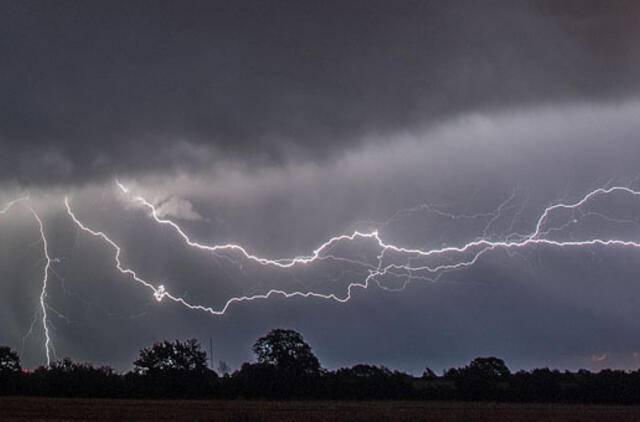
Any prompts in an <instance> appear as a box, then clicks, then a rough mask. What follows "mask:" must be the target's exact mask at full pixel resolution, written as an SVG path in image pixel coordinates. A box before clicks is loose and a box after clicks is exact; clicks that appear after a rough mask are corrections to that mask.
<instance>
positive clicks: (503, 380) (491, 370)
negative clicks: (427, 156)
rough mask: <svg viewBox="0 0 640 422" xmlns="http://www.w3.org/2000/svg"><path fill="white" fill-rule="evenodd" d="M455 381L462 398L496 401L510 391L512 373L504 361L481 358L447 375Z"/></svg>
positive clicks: (493, 358)
mask: <svg viewBox="0 0 640 422" xmlns="http://www.w3.org/2000/svg"><path fill="white" fill-rule="evenodd" d="M445 375H446V376H448V377H451V378H453V379H454V380H455V383H456V388H457V389H458V392H459V393H460V395H461V398H463V399H466V400H496V399H498V398H499V397H500V396H501V395H504V393H505V392H506V390H508V389H509V386H510V384H509V381H510V376H511V371H509V368H507V365H505V363H504V361H503V360H502V359H498V358H495V357H486V358H485V357H481V358H476V359H474V360H472V361H471V363H470V364H469V365H467V366H465V367H463V368H459V369H457V370H449V371H447V373H446V374H445Z"/></svg>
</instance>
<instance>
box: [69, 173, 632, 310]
mask: <svg viewBox="0 0 640 422" xmlns="http://www.w3.org/2000/svg"><path fill="white" fill-rule="evenodd" d="M116 183H117V186H118V187H119V188H120V190H121V191H122V193H123V194H125V195H127V196H129V195H130V191H129V189H128V188H127V187H125V186H124V185H123V184H122V183H120V182H119V181H117V182H116ZM614 192H622V193H626V194H629V195H632V196H640V192H639V191H635V190H633V189H631V188H629V187H625V186H615V187H609V188H598V189H595V190H593V191H591V192H589V193H588V194H586V195H585V196H584V197H582V198H581V199H580V200H579V201H576V202H573V203H558V204H555V205H551V206H549V207H547V208H545V209H544V211H543V212H542V214H541V215H540V217H539V218H538V220H537V221H536V224H535V229H534V231H533V232H531V233H530V234H528V235H519V234H510V235H508V236H506V237H505V240H499V241H492V240H489V239H487V238H486V236H485V237H483V238H481V239H478V240H474V241H472V242H469V243H466V244H464V245H461V246H447V247H442V248H435V249H426V250H423V249H417V248H406V247H402V246H397V245H394V244H390V243H386V242H385V241H384V240H383V239H382V238H381V237H380V235H379V233H378V231H377V230H376V231H371V232H360V231H354V232H352V233H351V234H341V235H338V236H335V237H332V238H330V239H329V240H327V241H326V242H325V243H323V244H322V245H320V247H318V248H317V249H315V250H314V251H313V253H312V254H311V255H306V256H296V257H293V258H285V259H268V258H264V257H259V256H257V255H254V254H252V253H250V252H249V251H248V250H247V249H246V248H244V247H243V246H241V245H237V244H220V245H205V244H201V243H199V242H196V241H194V240H192V239H191V238H190V236H189V235H188V234H187V233H186V232H185V231H184V230H183V229H182V228H181V227H180V226H179V225H178V224H177V223H175V222H174V221H172V220H169V219H166V218H161V217H160V216H159V215H158V212H157V210H156V207H155V206H154V205H153V204H152V203H151V202H149V201H148V200H146V199H145V198H144V197H142V196H139V195H136V196H132V197H131V199H132V200H133V201H135V202H137V203H139V204H141V205H142V206H143V207H145V208H147V209H148V210H149V212H150V216H151V217H152V219H153V220H154V221H155V222H157V223H158V224H161V225H167V226H169V227H171V228H172V229H173V230H174V231H175V232H176V233H177V234H178V236H179V237H180V238H182V239H183V241H184V242H185V244H186V245H187V246H189V247H191V248H195V249H198V250H203V251H207V252H212V253H220V252H236V253H240V254H241V255H242V256H244V258H245V259H247V260H249V261H252V262H254V263H257V264H260V265H263V266H271V267H275V268H280V269H288V268H292V267H294V266H300V265H309V264H312V263H314V262H317V261H320V260H324V259H329V258H330V259H339V258H337V257H334V256H333V255H330V254H328V253H327V252H328V251H329V250H330V249H331V248H332V247H333V246H335V245H337V244H338V243H340V242H354V241H356V240H369V241H373V242H375V245H376V246H377V248H378V249H379V253H378V255H377V264H376V265H370V264H367V263H364V262H357V261H351V262H354V263H357V264H362V265H365V266H367V267H369V270H368V275H367V276H366V277H365V278H364V279H363V280H361V281H357V282H351V283H349V284H348V285H347V293H346V295H345V296H344V297H340V296H338V295H336V294H334V293H329V294H324V293H318V292H314V291H290V292H288V291H285V290H279V289H271V290H268V291H267V292H265V293H262V294H255V295H250V296H239V297H232V298H230V299H228V300H227V301H226V303H225V304H224V306H222V307H221V308H219V309H214V308H212V307H209V306H204V305H198V304H191V303H189V302H187V301H186V300H185V299H184V298H182V297H178V296H175V295H173V294H172V293H170V292H169V291H167V289H166V288H165V287H164V285H158V286H157V287H156V286H155V285H154V284H153V283H152V282H149V281H146V280H144V279H142V278H141V277H139V276H138V275H137V274H136V272H135V271H133V270H132V269H129V268H124V267H123V266H122V263H121V261H120V256H121V252H122V250H121V248H120V246H118V245H117V244H116V243H115V242H114V241H113V240H112V239H111V238H109V237H108V236H107V235H106V234H105V233H103V232H100V231H95V230H93V229H90V228H89V227H87V226H86V225H85V224H83V223H82V222H80V220H79V219H78V218H77V216H76V215H75V214H74V213H73V211H72V209H71V205H70V201H69V199H68V198H65V206H66V209H67V213H68V214H69V216H70V217H71V219H72V220H73V221H74V223H75V224H76V225H77V226H78V227H79V228H80V229H81V230H83V231H85V232H87V233H89V234H91V235H93V236H95V237H99V238H101V239H103V240H104V241H106V242H107V243H108V244H109V245H111V247H112V248H113V249H114V250H115V262H116V268H117V269H118V270H119V271H120V272H121V273H123V274H125V275H128V276H130V277H132V278H133V279H134V280H135V281H137V282H138V283H140V284H142V285H143V286H145V287H147V288H149V289H151V290H152V292H153V295H154V297H155V298H156V300H158V301H162V300H163V299H165V298H166V299H169V300H171V301H174V302H177V303H180V304H182V305H184V306H186V307H187V308H189V309H196V310H201V311H205V312H208V313H210V314H212V315H223V314H224V313H226V312H227V310H228V309H229V308H230V306H231V305H233V304H236V303H241V302H251V301H255V300H264V299H269V298H271V297H272V296H282V297H284V298H294V297H302V298H317V299H326V300H333V301H337V302H342V303H345V302H348V301H349V300H351V298H352V293H353V290H354V289H357V288H360V289H367V288H368V287H369V286H370V283H371V282H372V281H374V282H375V281H376V280H378V279H379V278H380V277H383V276H385V275H387V274H409V278H408V280H409V281H410V280H411V279H414V278H422V279H426V280H434V279H437V278H438V277H439V276H440V275H441V274H442V273H443V272H447V271H453V270H459V269H463V268H467V267H470V266H472V265H474V264H475V263H477V262H478V260H479V259H480V258H481V257H482V256H483V255H484V254H486V253H487V252H489V251H492V250H495V249H505V250H507V251H509V250H517V249H522V248H530V247H534V246H539V245H546V246H551V247H557V248H567V247H589V246H602V247H612V246H619V247H633V248H640V243H639V242H636V241H628V240H621V239H615V238H611V239H602V238H592V239H586V240H570V241H560V240H554V239H551V238H548V237H546V236H548V235H549V234H550V233H552V232H554V231H556V230H558V229H559V228H558V227H545V225H546V224H547V221H548V219H549V216H550V215H551V214H552V213H553V212H554V211H556V210H559V209H570V210H577V209H579V208H580V207H581V206H583V205H585V204H586V203H587V202H589V201H590V200H591V199H593V198H594V197H597V196H603V195H608V194H611V193H614ZM512 199H513V195H512V196H511V197H509V198H508V199H507V201H505V202H503V203H502V204H500V207H499V208H498V209H497V210H496V211H495V212H494V213H488V214H486V216H488V217H491V220H490V224H491V223H493V222H494V221H495V220H496V218H497V216H498V215H499V213H500V212H501V211H502V209H503V208H505V207H507V205H508V204H509V202H510V201H512ZM575 222H576V221H575V220H572V221H571V222H570V223H575ZM567 224H569V223H567ZM562 227H563V226H561V227H560V228H562ZM486 231H487V229H486V228H485V234H486ZM513 239H515V240H513ZM390 253H394V254H397V255H400V256H403V257H405V258H406V259H407V262H409V261H412V260H420V261H421V262H423V263H422V264H420V265H415V264H409V263H407V264H398V263H385V258H386V257H387V255H388V254H390ZM438 258H440V259H442V258H447V259H449V260H453V261H450V262H448V263H431V264H430V263H429V262H428V261H429V260H430V259H433V260H434V261H437V259H438ZM425 261H427V262H425ZM421 274H425V275H421ZM407 284H408V282H407V283H405V284H404V285H403V286H402V287H401V288H400V289H387V290H402V289H404V287H406V285H407ZM377 285H378V286H379V287H381V288H384V287H383V286H382V285H381V284H380V283H377Z"/></svg>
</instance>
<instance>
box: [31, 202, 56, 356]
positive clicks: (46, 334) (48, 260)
mask: <svg viewBox="0 0 640 422" xmlns="http://www.w3.org/2000/svg"><path fill="white" fill-rule="evenodd" d="M29 210H30V211H31V213H32V214H33V217H34V218H35V219H36V222H37V223H38V228H39V229H40V238H41V239H42V249H43V252H44V257H45V260H46V264H45V266H44V276H43V278H42V290H41V291H40V307H41V309H42V327H43V329H44V337H45V341H44V350H45V354H46V356H47V366H50V365H51V336H50V335H49V325H48V322H47V304H46V302H45V300H46V298H47V282H48V281H49V271H50V269H51V263H52V262H53V260H52V259H51V256H49V244H48V242H47V237H46V236H45V234H44V226H43V225H42V220H41V219H40V216H39V215H38V214H37V213H36V212H35V210H34V209H33V208H29Z"/></svg>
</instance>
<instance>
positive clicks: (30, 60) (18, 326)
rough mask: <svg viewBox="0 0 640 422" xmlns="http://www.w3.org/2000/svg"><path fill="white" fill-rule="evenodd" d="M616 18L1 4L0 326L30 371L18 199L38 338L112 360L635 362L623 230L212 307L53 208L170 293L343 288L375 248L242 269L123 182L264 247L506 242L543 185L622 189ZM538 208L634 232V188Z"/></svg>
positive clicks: (600, 7)
mask: <svg viewBox="0 0 640 422" xmlns="http://www.w3.org/2000/svg"><path fill="white" fill-rule="evenodd" d="M639 17H640V10H639V7H638V5H637V3H636V2H632V1H611V2H599V1H586V0H584V1H561V2H558V1H548V2H545V1H535V2H534V1H531V2H526V1H516V2H513V1H508V2H507V1H505V2H501V1H488V2H482V3H480V2H472V1H469V2H465V1H460V2H455V3H453V4H452V2H444V1H442V2H437V1H423V2H393V3H390V2H386V1H385V2H383V1H381V2H377V1H368V2H358V1H353V2H347V3H345V2H322V3H318V2H300V1H295V2H294V1H292V2H284V1H283V2H243V1H240V2H233V4H232V3H229V2H180V3H177V2H160V1H154V2H146V1H131V2H122V3H120V4H117V3H113V2H90V3H88V2H64V1H61V2H55V3H53V2H37V1H30V2H24V1H21V2H14V1H4V2H1V4H0V57H2V59H1V60H2V66H0V76H1V77H0V92H1V93H2V95H1V96H0V152H1V153H0V209H2V206H3V204H5V203H7V202H8V201H10V200H12V199H15V198H17V197H19V196H20V195H21V194H22V193H24V192H26V191H28V192H29V194H30V198H31V199H30V200H29V201H25V202H22V203H19V204H17V205H16V206H14V207H13V208H12V209H11V210H9V212H7V213H6V214H3V215H0V285H1V286H2V288H3V292H4V293H3V294H2V295H1V296H0V343H2V344H8V345H10V346H12V347H14V348H16V349H17V350H18V351H19V352H20V353H21V355H22V357H23V360H24V361H25V363H26V365H27V366H30V367H31V366H36V365H39V364H42V363H43V362H44V359H45V357H44V347H43V327H42V322H41V320H40V319H41V316H40V315H37V312H39V310H40V307H39V306H40V304H39V302H38V299H39V295H40V289H41V288H42V272H43V266H44V261H43V255H42V254H43V252H42V245H41V244H40V243H39V232H38V230H37V226H36V225H34V220H33V216H32V215H31V213H30V212H29V209H28V207H29V206H32V207H33V208H34V209H35V210H36V211H37V212H38V214H39V215H40V216H41V217H42V220H43V223H44V228H45V234H46V237H47V239H48V240H49V252H50V255H51V256H52V257H54V258H55V262H54V263H53V265H52V271H54V272H52V273H51V274H50V275H51V277H50V280H49V285H48V289H47V298H46V299H47V300H46V302H47V306H48V309H49V312H48V321H49V322H48V323H49V327H50V333H51V338H52V342H53V345H54V346H55V351H56V353H57V355H58V356H60V357H62V356H70V357H72V358H73V359H76V360H82V361H91V362H95V363H110V364H112V365H114V366H116V367H117V368H120V369H128V368H129V367H130V365H131V362H132V361H133V360H134V358H135V355H136V354H137V350H138V349H139V348H141V347H144V346H147V345H148V344H150V343H152V342H153V341H156V340H160V339H165V338H168V339H172V338H187V337H197V338H199V339H200V340H201V341H203V342H204V343H208V339H209V337H213V338H214V344H215V345H214V348H215V350H214V355H215V356H214V359H215V360H224V361H226V362H228V363H229V364H230V366H232V367H236V366H238V365H239V364H241V363H242V362H243V361H245V360H248V359H251V358H252V356H251V354H250V345H251V344H252V342H253V341H255V339H256V338H257V337H258V336H260V335H261V334H263V333H264V332H266V331H267V330H268V329H270V328H273V327H290V328H295V329H298V330H300V331H301V332H302V333H303V334H304V335H305V338H306V339H307V340H308V341H309V342H310V343H311V345H312V347H313V348H314V350H315V351H316V353H317V354H318V356H319V358H320V360H321V362H322V363H323V365H325V366H327V367H330V368H334V367H338V366H343V365H351V364H354V363H357V362H368V363H374V364H385V365H388V366H391V367H393V368H398V369H402V370H407V371H412V372H420V371H421V370H422V369H423V368H424V367H425V366H430V367H432V368H433V369H436V370H441V369H442V368H444V367H448V366H453V365H462V364H464V363H466V361H468V360H469V359H471V358H473V357H476V356H479V355H489V354H491V355H498V356H500V357H503V358H505V359H506V360H507V363H508V364H510V366H511V367H512V368H514V369H516V368H528V367H532V366H553V367H562V368H564V367H567V368H577V367H588V368H592V369H597V368H599V367H606V366H614V367H623V368H631V367H637V365H638V363H639V359H640V341H638V340H636V339H637V335H635V334H636V333H637V331H638V328H640V327H639V326H638V322H637V321H640V318H639V317H640V314H639V313H640V311H638V309H640V306H638V305H639V304H638V303H637V302H638V300H637V299H636V298H637V297H640V296H639V295H638V294H639V293H640V285H638V282H637V276H636V274H637V273H638V272H637V269H638V268H637V266H638V264H637V253H638V252H639V251H638V250H637V249H635V248H624V247H606V248H605V247H581V248H556V247H550V246H536V247H529V248H522V249H519V250H518V251H515V253H514V251H511V250H504V249H497V250H494V251H491V252H489V253H487V254H485V255H483V256H482V257H481V259H479V260H478V262H476V264H475V265H473V266H472V267H470V268H467V269H465V270H463V271H456V272H447V273H445V274H443V275H441V276H440V278H438V280H437V282H435V283H434V282H429V281H426V280H424V279H420V278H414V279H413V280H412V282H411V283H410V284H408V285H406V288H405V290H404V291H401V292H398V291H395V292H391V291H387V290H385V289H398V288H400V287H402V286H404V282H405V281H406V274H404V275H397V276H390V275H386V276H381V277H379V278H377V281H378V282H379V283H380V285H381V287H380V286H377V285H375V286H371V287H369V288H368V289H366V290H362V289H356V290H354V291H353V296H352V298H351V300H350V301H349V302H348V303H344V304H343V303H337V302H335V301H330V300H322V299H313V298H308V299H302V298H294V299H284V298H282V297H277V296H275V297H272V298H270V299H269V300H262V301H254V302H251V303H241V304H235V305H232V306H231V307H230V308H229V310H228V312H227V313H226V314H225V315H223V316H212V315H209V314H206V313H203V312H199V311H193V310H188V309H185V308H184V307H182V306H181V305H179V304H176V303H171V301H168V300H163V301H162V302H161V303H158V302H156V301H155V299H154V297H153V292H152V291H150V290H149V289H145V288H144V287H142V286H140V285H139V284H136V283H135V281H133V280H132V279H131V278H130V277H128V276H126V275H122V274H120V273H119V272H118V271H117V269H116V268H115V266H114V260H113V258H114V251H113V249H111V248H110V247H109V245H108V244H107V243H105V242H104V241H102V240H100V239H98V238H96V237H93V236H90V235H89V234H87V233H85V232H82V231H79V230H78V228H77V226H75V225H74V224H73V221H72V220H71V219H70V218H69V216H68V215H67V214H66V212H65V209H64V203H63V200H64V197H65V196H69V198H70V200H71V203H72V206H73V210H74V212H75V213H76V215H77V216H78V218H79V219H81V220H82V221H83V222H84V223H85V224H87V225H89V226H90V227H92V228H93V229H95V230H101V231H104V232H105V233H107V234H108V235H109V236H110V237H111V238H112V239H113V240H114V241H116V242H117V243H118V244H119V245H120V246H121V247H122V260H123V264H124V265H125V266H127V267H128V268H131V269H133V270H135V271H136V272H137V273H138V274H139V275H140V276H141V277H143V278H144V279H145V280H148V281H149V282H150V283H151V284H152V285H153V286H159V285H164V286H166V288H167V289H168V290H169V291H171V292H172V294H175V295H177V296H181V297H184V298H185V299H187V300H189V301H190V302H191V303H197V304H202V305H205V306H212V307H214V308H216V309H217V308H220V307H222V306H224V304H225V302H226V301H227V300H228V299H229V298H231V297H235V296H244V295H253V294H260V293H265V292H266V291H268V290H269V289H282V290H286V291H288V292H291V291H296V290H298V291H314V292H319V293H323V294H330V293H333V294H336V295H338V296H339V297H344V296H345V295H346V294H347V286H348V284H349V283H352V282H361V281H362V280H363V279H364V278H366V276H367V274H368V272H367V271H368V269H367V268H368V267H366V266H362V265H358V264H353V263H349V262H346V261H344V259H350V260H352V261H353V260H356V261H358V262H366V263H368V264H371V263H372V262H373V263H375V259H376V254H377V253H378V252H379V250H377V249H376V248H375V245H373V244H372V242H369V241H367V240H362V239H360V240H357V241H353V242H342V243H340V244H339V245H336V246H335V248H332V249H331V251H330V252H331V254H332V256H337V257H340V258H342V259H343V260H342V261H338V260H327V261H322V262H316V263H312V264H310V265H303V266H295V267H294V268H291V269H288V270H287V269H277V268H273V267H264V266H260V265H258V264H256V263H255V262H252V261H251V260H248V259H246V258H245V257H243V256H242V255H241V254H238V253H234V252H225V253H218V254H211V253H207V252H203V251H199V250H195V249H193V248H189V247H187V246H186V245H185V244H184V242H183V239H182V238H180V237H179V236H178V235H177V234H176V232H175V231H173V230H172V229H171V228H170V227H168V226H166V225H164V226H163V225H158V224H157V223H155V222H154V221H153V220H152V219H151V218H150V217H149V215H148V212H147V211H148V210H146V209H144V208H142V207H140V206H139V204H138V203H136V202H135V201H134V200H132V196H133V195H143V196H144V197H145V198H147V199H148V200H149V201H151V202H152V203H153V204H155V205H156V206H157V207H158V210H159V212H160V214H161V215H162V216H166V217H167V218H171V219H172V220H173V221H175V222H176V223H178V224H180V226H181V227H183V229H184V231H185V232H186V233H187V234H188V235H189V236H191V237H192V238H193V239H194V240H196V241H199V242H202V243H207V244H224V243H234V244H239V245H242V246H243V247H244V248H246V249H247V250H248V251H249V252H250V253H252V254H256V255H258V256H260V257H265V258H267V259H278V258H286V257H292V256H298V255H308V254H311V253H312V252H313V250H314V249H315V248H317V247H319V246H320V245H321V244H322V243H324V242H325V241H327V240H328V239H329V238H331V237H332V236H335V235H339V234H342V233H347V234H350V233H352V232H353V231H354V230H361V231H372V230H378V231H379V233H380V237H381V239H383V240H384V241H385V242H387V243H393V244H394V245H399V246H403V247H407V248H421V249H422V250H429V249H433V248H440V247H443V246H460V245H464V244H466V243H467V242H470V241H474V240H477V239H479V238H486V239H489V240H493V241H495V240H503V239H505V238H506V237H507V236H508V234H510V233H521V234H525V233H530V232H532V231H533V230H534V229H535V224H536V221H537V218H538V217H539V215H540V214H541V213H542V212H543V210H544V208H545V207H547V206H549V205H550V204H553V203H556V202H558V201H568V202H572V201H576V200H578V199H580V198H581V197H582V196H583V195H584V194H586V193H587V192H589V191H590V190H592V189H595V188H597V187H601V186H613V185H625V186H630V187H633V188H640V183H639V180H640V179H638V178H637V176H638V175H639V174H640V170H639V168H638V165H637V157H638V156H639V154H640V142H639V141H638V133H640V98H639V93H640V84H639V82H638V78H637V76H636V75H637V74H638V71H639V70H640V51H639V50H638V48H637V45H638V36H639V35H640V34H639V32H640V29H639V28H640V25H639V24H640V22H638V20H639ZM116 177H117V178H118V179H119V180H120V181H122V182H123V183H124V184H125V185H126V186H128V187H129V188H130V190H131V193H132V195H124V194H123V193H122V192H120V191H119V190H118V189H117V186H116V185H115V179H116ZM505 201H506V202H505ZM500 204H504V206H503V208H501V210H502V212H501V213H499V215H497V217H495V218H493V217H494V214H491V213H492V212H494V211H495V210H496V209H498V207H499V206H500ZM420 205H422V206H420ZM454 214H455V215H457V216H458V217H456V218H452V217H451V215H454ZM478 214H481V215H478ZM460 215H464V216H466V217H464V218H461V217H459V216H460ZM472 215H476V217H475V218H467V217H470V216H472ZM576 215H577V216H578V217H579V222H576V223H571V224H569V225H565V223H568V222H570V221H571V220H572V219H574V218H578V217H576ZM548 224H550V225H553V226H554V227H562V230H558V231H553V232H551V233H550V234H549V236H550V237H553V238H554V239H556V240H562V241H566V240H583V239H589V238H595V237H598V238H607V239H609V238H616V239H623V240H635V239H637V236H638V235H639V234H640V198H637V199H634V197H633V196H630V195H624V194H620V193H614V194H612V195H608V196H606V197H603V198H597V199H596V200H594V201H593V202H590V203H589V204H586V205H585V206H584V207H581V209H580V212H578V213H577V214H575V213H574V214H572V215H569V214H568V213H566V212H564V213H563V212H558V213H555V214H554V215H553V216H551V218H550V219H549V221H548ZM554 236H555V237H554ZM386 259H390V260H394V259H398V260H400V261H401V262H403V263H404V262H405V261H402V260H403V259H406V257H405V256H389V257H388V258H386ZM442 259H443V262H444V261H446V262H449V263H450V262H452V260H455V259H457V258H454V257H450V256H446V257H443V258H442ZM400 261H398V262H400ZM34 315H35V319H34ZM32 322H33V329H32V330H31V332H30V327H31V326H32ZM27 333H30V334H29V335H28V336H26V337H25V335H26V334H27Z"/></svg>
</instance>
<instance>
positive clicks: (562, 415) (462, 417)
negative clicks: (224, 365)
mask: <svg viewBox="0 0 640 422" xmlns="http://www.w3.org/2000/svg"><path fill="white" fill-rule="evenodd" d="M67 420H76V421H79V420H100V421H126V420H138V421H157V420H165V421H169V420H185V421H204V420H214V421H215V420H220V421H283V422H287V421H304V422H314V421H392V420H394V421H395V420H398V421H416V420H417V421H434V422H439V421H442V422H445V421H446V422H449V421H480V422H481V421H501V422H502V421H504V422H507V421H509V422H511V421H550V422H554V421H558V422H574V421H575V422H577V421H608V422H613V421H615V422H626V421H639V420H640V406H629V407H625V406H582V405H545V404H506V403H442V402H439V403H434V402H397V401H396V402H391V401H389V402H380V401H378V402H320V401H318V402H316V401H306V402H305V401H287V402H270V401H241V400H233V401H222V400H211V401H196V400H193V401H187V400H185V401H173V400H167V401H159V400H92V399H86V400H85V399H49V398H22V397H17V398H16V397H10V398H0V421H67Z"/></svg>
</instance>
